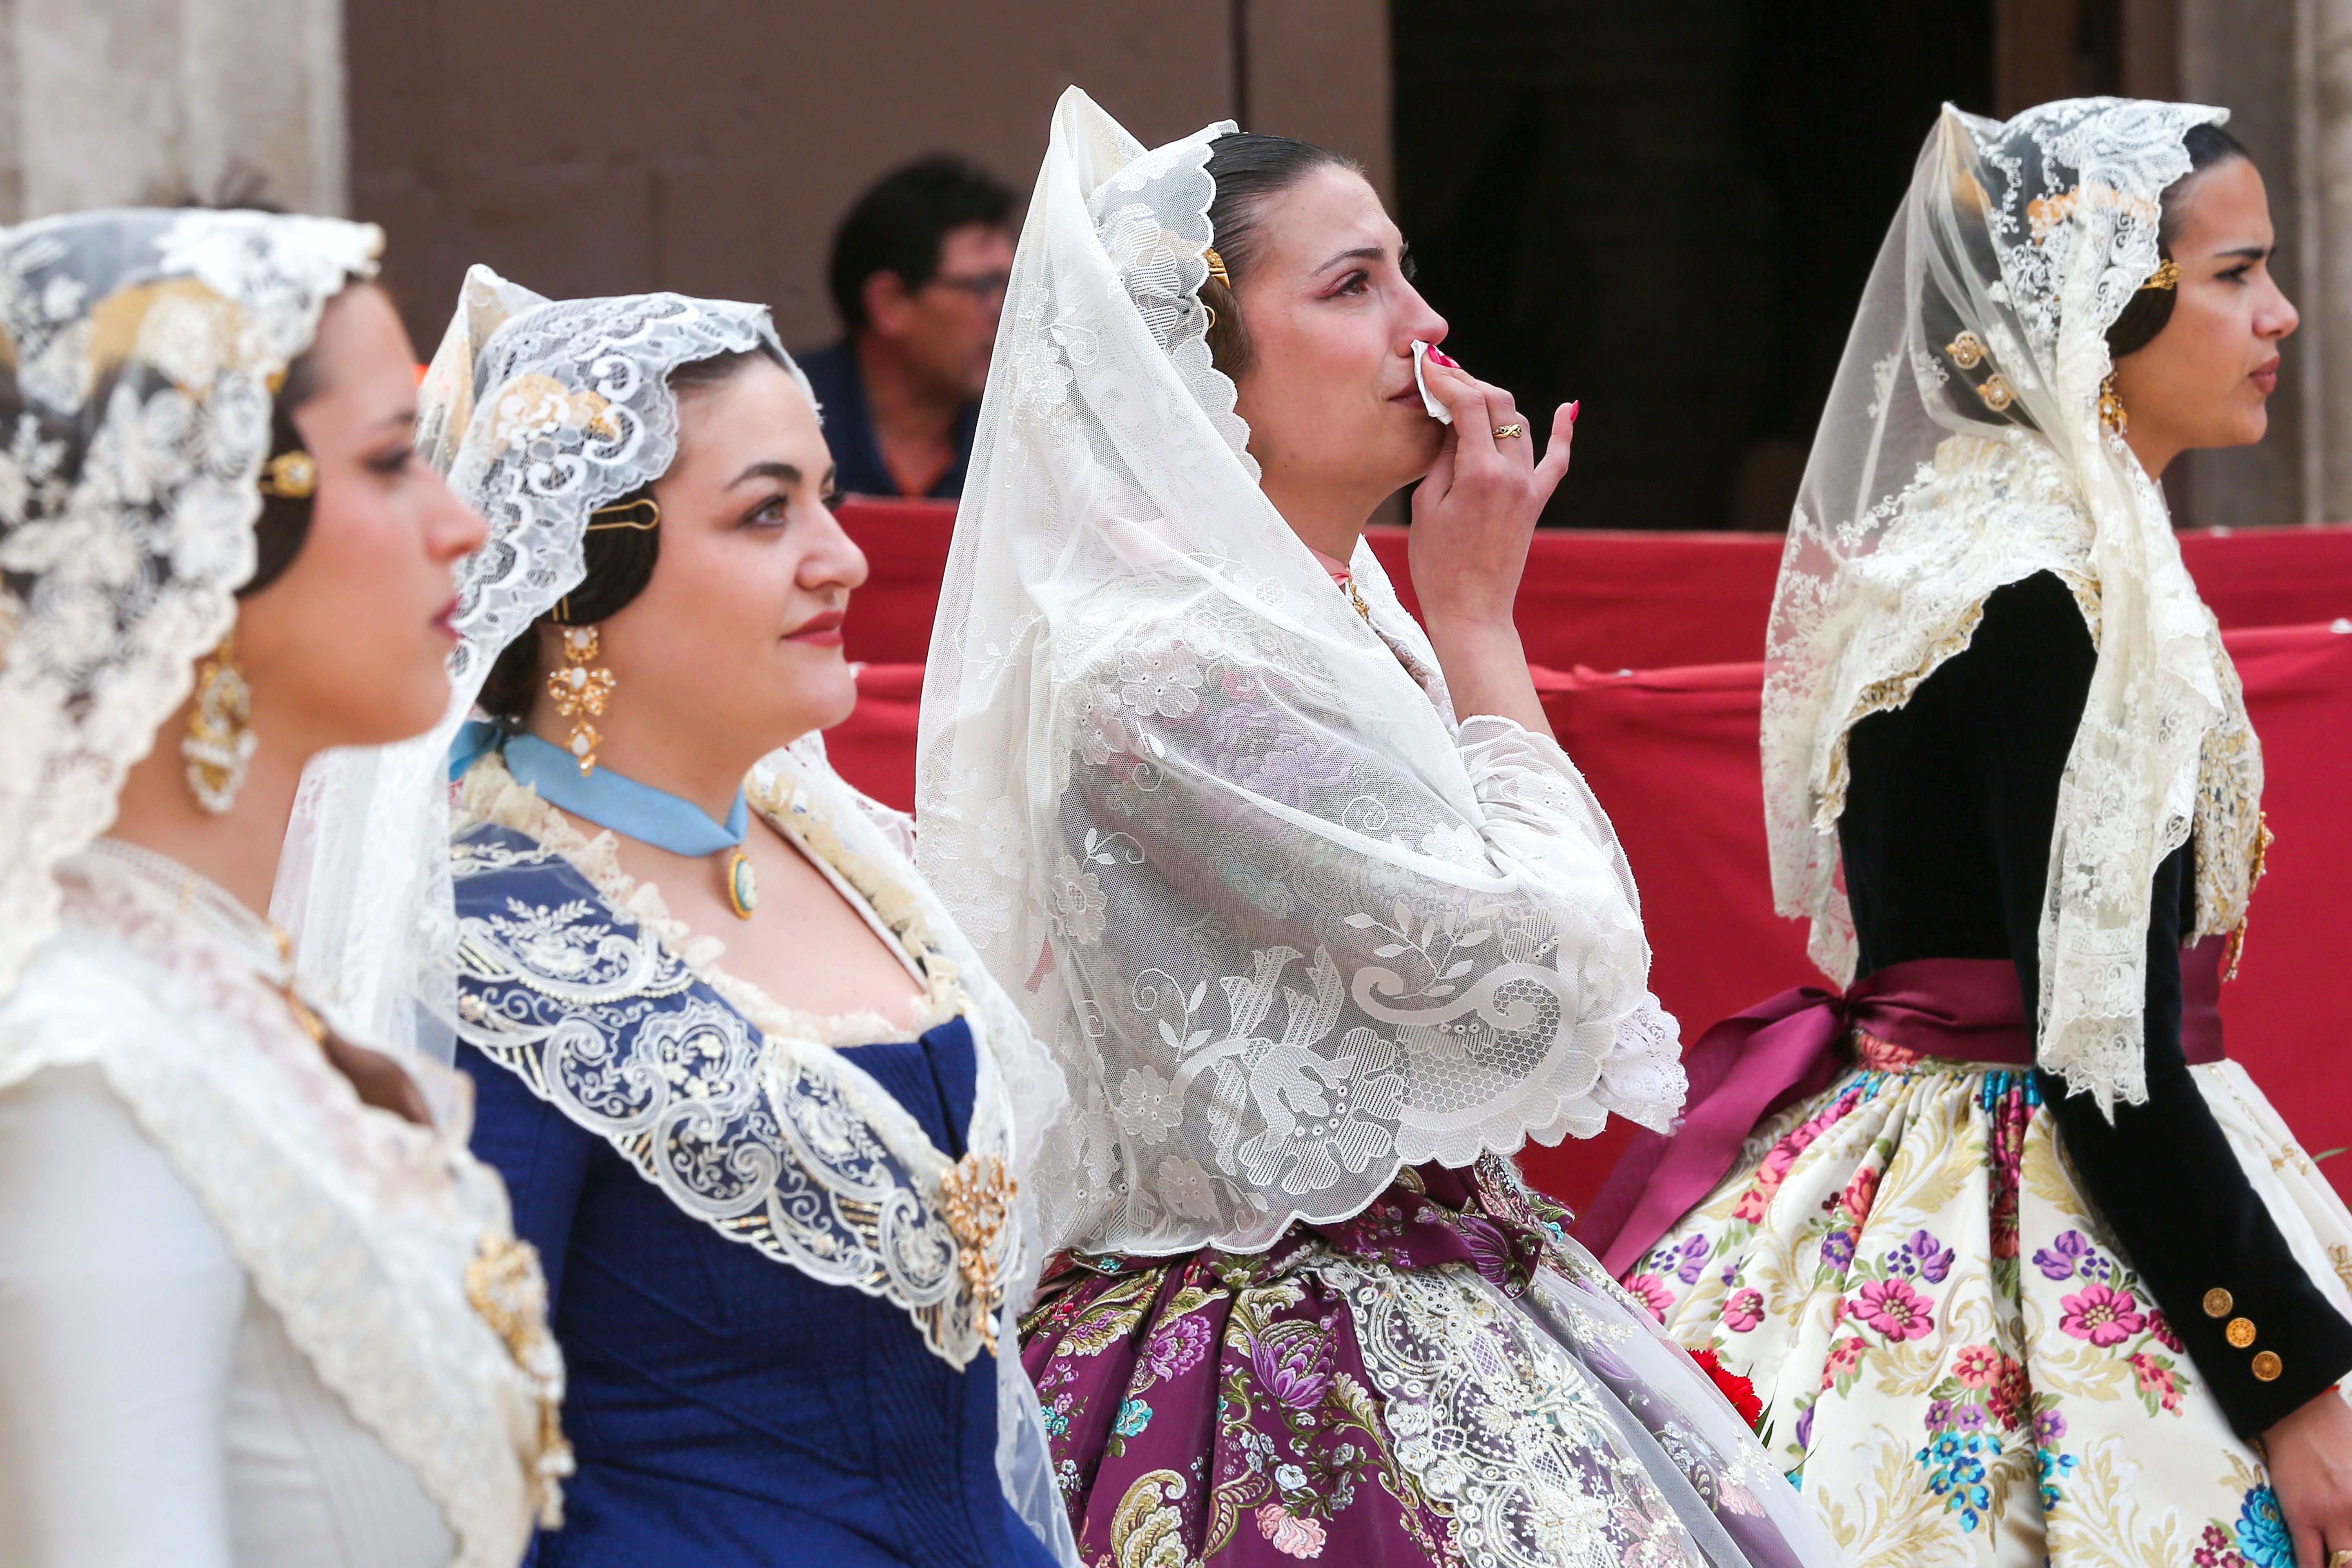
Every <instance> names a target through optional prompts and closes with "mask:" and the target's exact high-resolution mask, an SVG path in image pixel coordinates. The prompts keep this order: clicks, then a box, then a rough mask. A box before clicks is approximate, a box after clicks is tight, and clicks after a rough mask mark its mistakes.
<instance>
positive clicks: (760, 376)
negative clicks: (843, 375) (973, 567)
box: [541, 358, 866, 752]
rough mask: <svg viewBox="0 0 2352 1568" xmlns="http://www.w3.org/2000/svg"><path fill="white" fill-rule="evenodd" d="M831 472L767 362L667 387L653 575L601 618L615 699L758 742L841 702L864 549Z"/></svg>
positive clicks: (847, 689) (788, 379)
mask: <svg viewBox="0 0 2352 1568" xmlns="http://www.w3.org/2000/svg"><path fill="white" fill-rule="evenodd" d="M833 473H834V468H833V456H832V453H831V452H830V451H828V450H827V449H826V447H825V442H824V432H823V431H822V430H820V429H819V428H818V426H817V418H816V408H815V406H814V405H813V404H811V403H810V401H809V397H808V394H807V393H805V392H803V391H802V390H801V388H800V385H799V384H798V383H797V382H795V381H793V378H792V376H791V375H790V374H787V373H786V372H785V371H784V369H783V368H782V366H780V365H778V364H776V363H774V362H773V361H772V360H768V359H765V358H755V359H752V360H750V361H747V362H746V363H744V365H743V367H742V368H741V369H740V370H739V371H737V372H736V373H735V374H733V375H732V376H730V377H729V378H728V379H727V380H726V381H725V382H723V383H721V384H719V385H717V386H715V387H709V388H707V389H698V390H695V391H692V392H689V393H688V395H685V396H684V397H682V398H681V399H680V400H679V405H678V447H677V461H675V462H674V463H672V464H671V465H670V469H669V472H668V473H667V474H665V475H663V476H662V478H661V479H659V480H657V481H656V483H655V485H654V487H653V489H654V500H656V502H657V503H659V505H660V507H661V549H660V553H659V554H658V555H657V556H656V558H655V562H654V570H653V575H652V576H651V578H650V579H648V580H647V582H646V586H645V590H644V592H642V593H640V594H639V595H637V596H636V597H635V598H634V599H632V600H630V601H629V603H628V604H627V605H625V606H623V607H622V608H621V609H620V610H619V611H617V612H616V613H614V615H612V616H609V617H607V618H606V619H605V621H604V623H603V626H602V627H601V628H600V637H601V640H602V645H603V646H602V648H601V654H602V659H603V662H604V664H605V665H606V666H607V667H608V668H611V670H612V671H613V675H614V680H615V682H616V686H615V689H614V695H613V699H612V700H613V704H614V709H615V710H616V711H617V710H620V709H623V708H627V707H630V706H632V705H635V704H641V703H642V704H645V705H646V707H645V708H644V709H643V710H641V711H646V712H652V713H660V714H664V715H667V716H671V717H669V718H668V719H667V720H666V722H670V723H675V724H683V725H690V726H691V727H692V728H693V730H694V731H696V732H698V733H699V734H703V735H723V736H726V737H728V739H729V744H730V747H731V746H733V745H736V744H740V743H741V742H751V749H753V750H755V751H757V752H767V751H770V750H772V749H773V748H774V747H777V746H781V745H783V744H785V743H786V742H790V741H793V740H796V739H798V738H799V737H800V736H802V735H804V734H806V733H808V732H809V731H812V730H821V729H824V728H825V727H826V726H828V725H832V724H837V723H839V722H840V721H842V720H844V719H846V718H847V717H848V716H849V713H850V710H851V709H853V708H855V707H856V703H857V688H856V681H855V680H854V679H852V677H851V674H850V668H849V664H848V661H847V660H846V659H845V658H843V657H842V651H841V621H842V616H843V614H844V612H845V611H846V609H847V608H848V605H849V594H850V590H851V589H853V588H855V587H856V586H857V585H858V584H861V583H863V582H865V581H866V557H865V555H864V553H863V552H860V551H859V550H858V548H857V546H856V544H855V543H854V542H852V541H851V540H850V538H849V536H848V535H847V534H846V533H844V532H843V531H842V529H841V525H840V524H839V523H838V522H836V521H835V520H834V516H833V512H832V511H831V510H829V508H828V507H827V505H826V501H827V499H828V497H829V495H830V493H831V491H832V487H833ZM541 662H542V664H543V666H544V667H545V668H556V667H557V666H558V665H560V664H561V662H562V658H561V655H560V654H556V653H553V652H552V647H551V657H550V658H543V659H542V661H541Z"/></svg>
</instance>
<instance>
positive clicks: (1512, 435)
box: [1495, 425, 2336, 1568]
mask: <svg viewBox="0 0 2352 1568" xmlns="http://www.w3.org/2000/svg"><path fill="white" fill-rule="evenodd" d="M1527 433H1528V427H1527V426H1524V425H1497V426H1495V439H1496V440H1497V441H1514V440H1517V438H1518V437H1522V436H1524V435H1526V434H1527ZM2328 1568H2336V1564H2334V1563H2330V1564H2329V1565H2328Z"/></svg>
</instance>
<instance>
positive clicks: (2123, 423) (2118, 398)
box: [2099, 371, 2131, 436]
mask: <svg viewBox="0 0 2352 1568" xmlns="http://www.w3.org/2000/svg"><path fill="white" fill-rule="evenodd" d="M2099 423H2100V424H2102V425H2104V426H2106V427H2107V429H2108V430H2109V431H2110V432H2112V433H2113V434H2115V435H2117V436H2120V435H2122V434H2123V433H2124V432H2125V431H2126V430H2128V429H2130V428H2131V415H2130V414H2129V413H2128V412H2126V410H2125V408H2124V399H2123V395H2122V394H2121V393H2119V392H2117V391H2116V373H2115V372H2114V371H2109V372H2107V378H2106V379H2105V381H2102V382H2101V383H2099Z"/></svg>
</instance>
